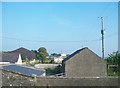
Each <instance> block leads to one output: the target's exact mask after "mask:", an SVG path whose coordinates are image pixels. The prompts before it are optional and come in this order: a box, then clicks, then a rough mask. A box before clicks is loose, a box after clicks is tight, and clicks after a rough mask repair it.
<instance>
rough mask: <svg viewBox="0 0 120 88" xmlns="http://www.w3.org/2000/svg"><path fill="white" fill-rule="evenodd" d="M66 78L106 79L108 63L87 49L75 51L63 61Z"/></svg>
mask: <svg viewBox="0 0 120 88" xmlns="http://www.w3.org/2000/svg"><path fill="white" fill-rule="evenodd" d="M62 67H63V73H65V76H66V77H104V76H106V75H107V65H106V62H105V61H104V60H103V59H102V58H101V57H99V56H98V55H97V54H95V53H94V52H93V51H91V50H90V49H89V48H87V47H85V48H82V49H79V50H77V51H75V52H74V53H73V54H71V55H70V56H68V57H67V58H65V59H64V60H63V61H62Z"/></svg>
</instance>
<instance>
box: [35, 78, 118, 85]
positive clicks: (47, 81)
mask: <svg viewBox="0 0 120 88" xmlns="http://www.w3.org/2000/svg"><path fill="white" fill-rule="evenodd" d="M35 85H37V86H117V85H118V79H117V78H38V79H37V82H36V83H35Z"/></svg>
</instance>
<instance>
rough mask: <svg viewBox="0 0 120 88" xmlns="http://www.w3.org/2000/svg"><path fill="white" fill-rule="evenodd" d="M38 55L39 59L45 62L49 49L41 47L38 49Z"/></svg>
mask: <svg viewBox="0 0 120 88" xmlns="http://www.w3.org/2000/svg"><path fill="white" fill-rule="evenodd" d="M38 53H39V54H38V55H37V57H38V58H39V59H41V62H42V63H44V60H45V59H46V57H47V56H48V53H47V50H46V48H44V47H40V48H39V49H38Z"/></svg>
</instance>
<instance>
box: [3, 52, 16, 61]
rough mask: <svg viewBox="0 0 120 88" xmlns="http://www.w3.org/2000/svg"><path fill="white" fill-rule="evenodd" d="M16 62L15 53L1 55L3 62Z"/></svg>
mask: <svg viewBox="0 0 120 88" xmlns="http://www.w3.org/2000/svg"><path fill="white" fill-rule="evenodd" d="M17 60H18V54H15V53H2V61H3V62H11V63H15V62H17Z"/></svg>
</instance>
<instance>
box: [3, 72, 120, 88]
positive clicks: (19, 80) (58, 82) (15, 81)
mask: <svg viewBox="0 0 120 88" xmlns="http://www.w3.org/2000/svg"><path fill="white" fill-rule="evenodd" d="M10 84H11V85H13V86H56V88H58V87H57V86H118V78H117V77H116V78H115V77H104V78H50V77H48V78H47V77H44V78H43V77H36V78H32V77H29V76H25V75H20V74H16V73H12V72H9V71H2V86H10ZM25 88H26V87H25ZM33 88H34V87H33ZM47 88H48V87H47ZM65 88H66V87H65ZM83 88H84V87H83ZM85 88H86V87H85ZM92 88H93V87H92ZM99 88H100V87H99ZM102 88H103V87H102ZM105 88H106V87H105ZM108 88H110V87H108ZM113 88H115V87H113Z"/></svg>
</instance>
